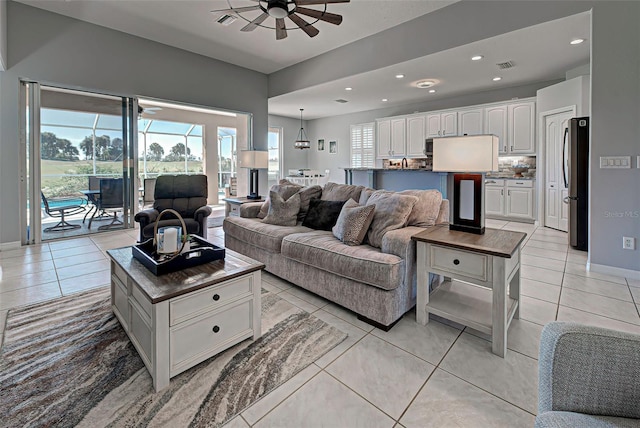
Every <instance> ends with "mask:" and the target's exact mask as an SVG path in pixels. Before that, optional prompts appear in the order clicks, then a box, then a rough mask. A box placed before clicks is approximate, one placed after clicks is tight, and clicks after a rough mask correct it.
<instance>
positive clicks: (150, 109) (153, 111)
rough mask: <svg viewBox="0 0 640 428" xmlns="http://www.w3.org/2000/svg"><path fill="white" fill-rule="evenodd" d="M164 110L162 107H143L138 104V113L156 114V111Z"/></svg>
mask: <svg viewBox="0 0 640 428" xmlns="http://www.w3.org/2000/svg"><path fill="white" fill-rule="evenodd" d="M160 110H162V107H142V106H141V105H140V104H138V114H142V113H144V114H156V111H160Z"/></svg>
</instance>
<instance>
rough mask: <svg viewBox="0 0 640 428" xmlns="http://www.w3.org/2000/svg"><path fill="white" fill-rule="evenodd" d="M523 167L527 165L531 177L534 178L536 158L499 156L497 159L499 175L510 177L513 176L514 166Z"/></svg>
mask: <svg viewBox="0 0 640 428" xmlns="http://www.w3.org/2000/svg"><path fill="white" fill-rule="evenodd" d="M516 165H517V166H523V165H528V167H529V171H528V173H530V176H531V177H535V176H536V174H535V171H536V157H535V156H500V157H499V158H498V168H499V171H500V174H502V175H510V176H513V175H514V174H515V172H514V171H513V167H514V166H516Z"/></svg>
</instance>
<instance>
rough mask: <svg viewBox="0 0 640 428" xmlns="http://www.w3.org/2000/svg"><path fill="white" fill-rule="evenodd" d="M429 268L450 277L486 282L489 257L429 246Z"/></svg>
mask: <svg viewBox="0 0 640 428" xmlns="http://www.w3.org/2000/svg"><path fill="white" fill-rule="evenodd" d="M429 266H430V267H432V268H434V269H438V270H440V271H442V272H449V273H451V274H452V275H463V276H466V277H469V278H474V279H478V280H480V281H487V280H488V279H489V277H488V276H489V274H488V271H489V269H488V267H489V257H488V256H487V255H484V254H476V253H471V252H468V251H463V250H456V249H451V248H447V247H440V246H437V245H431V257H430V258H429Z"/></svg>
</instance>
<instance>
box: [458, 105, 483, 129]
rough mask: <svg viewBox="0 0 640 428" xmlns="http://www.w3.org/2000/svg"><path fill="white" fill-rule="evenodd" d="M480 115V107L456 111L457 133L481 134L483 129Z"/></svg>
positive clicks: (481, 113)
mask: <svg viewBox="0 0 640 428" xmlns="http://www.w3.org/2000/svg"><path fill="white" fill-rule="evenodd" d="M482 117H483V110H482V109H481V108H479V109H469V110H460V111H458V135H482V134H483V130H484V126H483V125H484V124H483V121H482Z"/></svg>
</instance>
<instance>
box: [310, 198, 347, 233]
mask: <svg viewBox="0 0 640 428" xmlns="http://www.w3.org/2000/svg"><path fill="white" fill-rule="evenodd" d="M343 205H344V201H323V200H321V199H311V202H310V203H309V212H308V213H307V216H306V217H305V218H304V221H303V222H302V225H303V226H306V227H310V228H311V229H316V230H328V231H330V230H331V228H332V227H333V226H334V225H335V224H336V221H338V216H339V215H340V211H341V210H342V206H343Z"/></svg>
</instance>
